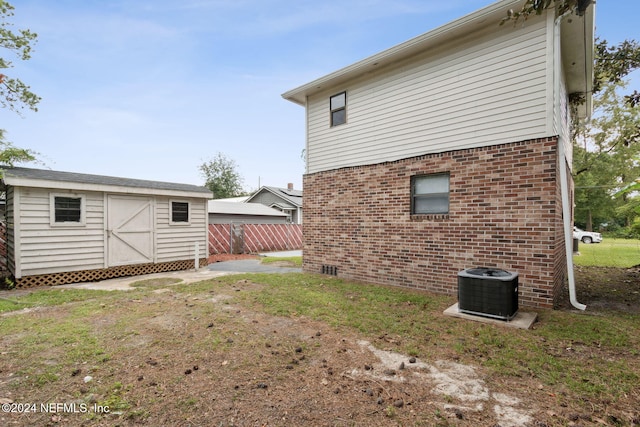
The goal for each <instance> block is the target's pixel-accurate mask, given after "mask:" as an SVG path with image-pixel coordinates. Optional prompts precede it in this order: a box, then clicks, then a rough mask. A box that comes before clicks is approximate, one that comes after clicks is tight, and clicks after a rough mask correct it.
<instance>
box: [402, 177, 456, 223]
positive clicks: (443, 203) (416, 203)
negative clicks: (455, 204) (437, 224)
mask: <svg viewBox="0 0 640 427" xmlns="http://www.w3.org/2000/svg"><path fill="white" fill-rule="evenodd" d="M411 213H412V214H415V215H442V214H448V213H449V174H448V173H439V174H432V175H417V176H414V177H412V178H411Z"/></svg>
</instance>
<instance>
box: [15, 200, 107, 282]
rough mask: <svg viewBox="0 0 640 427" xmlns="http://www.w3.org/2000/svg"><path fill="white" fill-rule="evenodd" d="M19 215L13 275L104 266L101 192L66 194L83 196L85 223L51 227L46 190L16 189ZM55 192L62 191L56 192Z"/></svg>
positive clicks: (29, 274) (19, 275)
mask: <svg viewBox="0 0 640 427" xmlns="http://www.w3.org/2000/svg"><path fill="white" fill-rule="evenodd" d="M14 192H15V193H18V194H19V202H20V206H19V217H17V218H15V221H18V222H19V223H18V224H16V230H19V231H18V232H19V236H16V238H19V239H20V242H19V245H16V249H17V250H18V251H19V253H17V254H16V255H15V262H16V276H18V277H22V276H31V275H37V274H49V273H61V272H67V271H78V270H90V269H98V268H103V267H104V220H103V207H104V200H103V196H102V193H82V194H78V193H68V196H69V197H84V199H85V207H86V213H85V215H86V219H85V224H84V226H82V227H78V225H77V224H72V225H70V226H64V225H61V224H57V225H56V226H55V227H52V226H51V213H50V208H51V202H50V200H51V199H50V198H51V196H50V193H51V192H50V191H49V190H48V189H33V188H30V189H25V188H16V189H14ZM56 194H57V195H61V193H59V192H57V193H56Z"/></svg>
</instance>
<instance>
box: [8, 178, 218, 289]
mask: <svg viewBox="0 0 640 427" xmlns="http://www.w3.org/2000/svg"><path fill="white" fill-rule="evenodd" d="M52 193H53V194H57V195H60V194H68V195H69V196H71V197H80V196H83V197H84V198H85V206H86V222H85V224H84V225H83V226H77V225H74V226H55V227H53V226H51V224H50V195H51V194H52ZM106 194H107V193H103V192H91V191H74V192H66V193H65V192H64V191H61V190H58V189H47V188H21V187H17V188H15V187H8V191H7V230H8V236H7V240H8V242H7V246H8V254H9V259H8V265H9V269H10V271H11V273H12V274H13V275H15V276H16V277H18V278H19V277H23V276H31V275H39V274H51V273H62V272H70V271H82V270H93V269H102V268H106V267H108V265H107V260H106V245H107V241H106V240H107V239H106V224H105V221H106V220H105V199H106ZM153 200H154V203H153V204H154V210H155V225H154V229H155V232H154V246H155V252H154V253H155V255H154V260H153V261H154V262H157V263H159V262H170V261H179V260H189V259H193V258H194V256H195V243H196V242H197V243H198V246H199V258H204V257H206V256H207V252H206V251H207V205H206V203H207V201H206V199H191V198H176V197H162V196H155V197H153ZM171 201H186V202H189V204H190V211H191V212H190V222H189V223H188V224H187V225H174V224H170V221H169V212H170V210H169V206H170V203H171Z"/></svg>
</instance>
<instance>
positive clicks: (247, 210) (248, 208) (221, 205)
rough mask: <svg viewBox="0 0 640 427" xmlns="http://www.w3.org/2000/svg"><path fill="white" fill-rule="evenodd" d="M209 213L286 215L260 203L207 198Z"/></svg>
mask: <svg viewBox="0 0 640 427" xmlns="http://www.w3.org/2000/svg"><path fill="white" fill-rule="evenodd" d="M208 203H209V213H210V214H227V215H259V216H277V217H286V216H287V214H286V213H284V212H280V211H279V210H276V209H273V208H270V207H269V206H265V205H263V204H260V203H230V202H221V201H219V200H209V202H208Z"/></svg>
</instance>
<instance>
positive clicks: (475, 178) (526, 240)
mask: <svg viewBox="0 0 640 427" xmlns="http://www.w3.org/2000/svg"><path fill="white" fill-rule="evenodd" d="M557 159H558V156H557V139H556V138H545V139H536V140H530V141H523V142H516V143H512V144H503V145H497V146H490V147H482V148H476V149H466V150H459V151H452V152H447V153H438V154H433V155H424V156H419V157H413V158H409V159H403V160H398V161H394V162H387V163H382V164H376V165H367V166H358V167H351V168H343V169H337V170H331V171H324V172H318V173H314V174H308V175H305V177H304V207H303V212H304V220H303V224H304V225H303V227H304V245H303V246H304V247H303V249H304V267H303V268H304V270H305V271H307V272H314V273H321V272H322V271H331V272H332V274H337V275H338V276H339V277H345V278H349V279H355V280H361V281H366V282H371V283H378V284H387V285H398V286H405V287H411V288H417V289H424V290H429V291H434V292H438V293H445V294H451V295H453V294H455V293H456V292H457V274H458V272H459V271H460V270H463V269H465V268H469V267H477V266H483V267H497V268H502V269H505V270H508V271H515V272H518V273H519V276H520V277H519V282H520V305H521V306H529V307H540V308H549V307H553V305H554V302H556V301H557V300H558V298H559V295H560V292H561V290H562V288H563V285H564V279H565V277H564V276H565V274H564V271H565V269H566V262H565V260H564V237H563V233H562V208H561V206H562V205H561V198H560V182H559V176H560V175H559V171H558V164H557V163H558V162H557ZM437 172H449V173H450V208H449V214H448V215H433V216H432V215H411V210H410V209H411V208H410V206H411V203H410V198H411V197H410V196H411V177H412V176H414V175H422V174H430V173H437Z"/></svg>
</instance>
